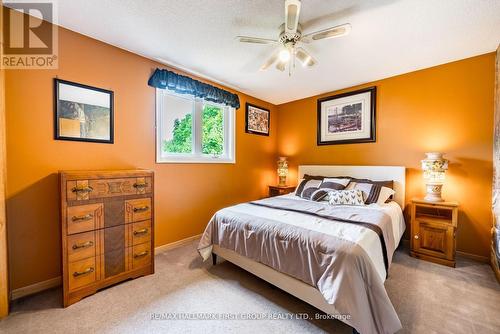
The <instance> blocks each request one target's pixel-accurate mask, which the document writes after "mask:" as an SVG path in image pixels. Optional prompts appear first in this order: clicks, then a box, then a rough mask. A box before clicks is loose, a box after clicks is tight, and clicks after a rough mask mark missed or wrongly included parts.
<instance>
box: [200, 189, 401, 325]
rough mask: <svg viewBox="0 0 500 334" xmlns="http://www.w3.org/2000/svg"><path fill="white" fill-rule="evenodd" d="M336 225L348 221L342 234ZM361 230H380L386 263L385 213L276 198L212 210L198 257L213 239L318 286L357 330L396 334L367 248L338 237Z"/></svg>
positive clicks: (390, 241)
mask: <svg viewBox="0 0 500 334" xmlns="http://www.w3.org/2000/svg"><path fill="white" fill-rule="evenodd" d="M275 211H277V212H275ZM283 212H292V213H293V214H286V213H285V214H284V215H285V216H286V217H287V219H282V218H280V217H282V216H283V215H282V213H283ZM294 217H295V218H294ZM278 218H280V219H278ZM358 222H359V224H358ZM339 224H345V225H346V226H342V229H341V230H340V231H341V232H339V228H338V227H339ZM368 224H370V225H373V226H374V227H375V228H373V227H370V226H367V225H368ZM342 231H343V232H342ZM359 231H362V233H365V234H366V235H367V237H374V235H373V234H371V235H370V233H377V231H378V232H379V233H378V235H377V238H379V240H380V241H381V242H380V247H381V250H382V248H385V251H384V253H385V254H386V257H387V258H386V266H387V267H388V265H389V264H390V262H391V259H392V254H393V253H394V248H395V240H394V235H393V231H392V224H391V221H390V218H389V216H388V215H386V214H385V213H383V212H381V211H379V210H376V209H367V208H363V209H357V208H355V207H339V206H329V205H325V204H322V203H317V202H311V201H298V200H293V199H289V198H282V197H281V198H280V197H275V198H268V199H264V200H260V201H256V202H251V203H244V204H240V205H236V206H234V207H229V208H225V209H222V210H220V211H218V212H217V213H216V214H215V215H214V216H213V217H212V219H211V220H210V222H209V223H208V225H207V227H206V229H205V232H204V233H203V236H202V238H201V240H200V243H199V246H198V251H199V253H200V255H201V256H202V257H203V259H204V260H206V259H208V258H209V257H210V254H211V251H212V245H214V244H216V245H219V246H220V247H222V248H226V249H229V250H232V251H235V252H236V253H238V254H240V255H242V256H245V257H247V258H250V259H252V260H254V261H257V262H260V263H262V264H265V265H267V266H269V267H271V268H273V269H275V270H277V271H279V272H281V273H284V274H287V275H290V276H292V277H294V278H296V279H298V280H301V281H303V282H305V283H307V284H309V285H311V286H313V287H315V288H317V289H318V290H319V291H320V292H321V294H322V295H323V297H324V298H325V300H326V301H327V303H329V304H331V305H333V306H334V308H335V309H336V310H337V311H338V312H339V314H342V315H349V316H350V319H346V320H343V321H344V322H346V323H347V324H348V325H350V326H352V327H354V328H356V330H358V331H359V332H360V333H394V332H396V331H398V330H399V329H401V322H400V321H399V318H398V316H397V314H396V311H395V310H394V307H393V305H392V303H391V301H390V300H389V297H388V295H387V292H386V290H385V288H384V284H383V282H384V281H383V279H382V278H381V277H380V275H379V274H378V273H377V271H376V269H375V265H374V263H373V261H372V259H371V258H370V256H369V254H367V252H366V251H365V249H363V247H361V246H360V245H359V243H358V242H353V241H352V237H351V238H348V237H346V236H345V235H344V234H346V233H351V234H352V233H360V232H359ZM384 243H385V245H384ZM386 269H387V270H388V268H386Z"/></svg>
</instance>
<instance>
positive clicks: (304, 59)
mask: <svg viewBox="0 0 500 334" xmlns="http://www.w3.org/2000/svg"><path fill="white" fill-rule="evenodd" d="M295 57H297V59H298V60H299V61H300V63H301V64H302V66H304V67H306V66H309V67H311V66H314V65H316V63H317V61H316V59H314V58H313V57H312V56H311V55H310V54H309V52H307V51H306V50H304V49H303V48H301V47H299V48H297V49H296V50H295Z"/></svg>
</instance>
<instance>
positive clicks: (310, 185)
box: [295, 180, 322, 198]
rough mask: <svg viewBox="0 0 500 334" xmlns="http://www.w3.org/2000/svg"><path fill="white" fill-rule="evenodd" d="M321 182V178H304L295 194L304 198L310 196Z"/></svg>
mask: <svg viewBox="0 0 500 334" xmlns="http://www.w3.org/2000/svg"><path fill="white" fill-rule="evenodd" d="M321 182H322V181H321V180H302V182H300V184H299V186H298V187H297V190H295V195H297V196H300V197H302V198H310V197H311V195H312V193H313V192H314V191H315V190H317V189H318V187H319V186H320V185H321Z"/></svg>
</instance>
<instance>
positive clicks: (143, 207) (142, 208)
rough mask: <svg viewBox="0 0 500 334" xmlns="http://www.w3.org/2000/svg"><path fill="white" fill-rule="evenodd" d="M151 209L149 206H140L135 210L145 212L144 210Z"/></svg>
mask: <svg viewBox="0 0 500 334" xmlns="http://www.w3.org/2000/svg"><path fill="white" fill-rule="evenodd" d="M148 210H149V206H147V205H146V206H140V207H138V208H134V212H143V211H148Z"/></svg>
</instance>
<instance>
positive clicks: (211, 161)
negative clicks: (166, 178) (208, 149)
mask: <svg viewBox="0 0 500 334" xmlns="http://www.w3.org/2000/svg"><path fill="white" fill-rule="evenodd" d="M156 163H157V164H235V163H236V159H164V160H158V159H157V160H156Z"/></svg>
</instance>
